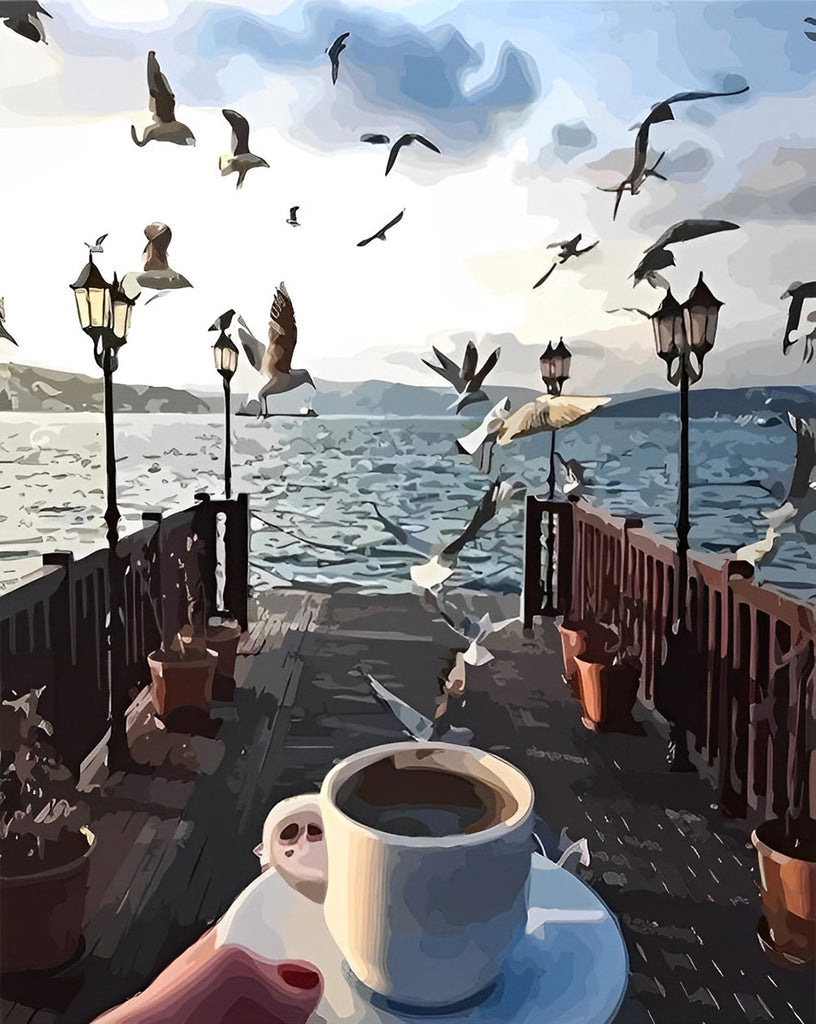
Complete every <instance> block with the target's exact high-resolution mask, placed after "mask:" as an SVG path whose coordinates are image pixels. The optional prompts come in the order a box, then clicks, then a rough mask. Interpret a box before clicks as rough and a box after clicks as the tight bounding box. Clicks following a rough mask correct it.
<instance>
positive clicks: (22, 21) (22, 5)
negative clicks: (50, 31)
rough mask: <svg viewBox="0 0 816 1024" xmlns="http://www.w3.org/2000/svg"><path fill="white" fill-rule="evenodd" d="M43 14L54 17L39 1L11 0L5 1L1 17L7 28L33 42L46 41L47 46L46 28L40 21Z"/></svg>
mask: <svg viewBox="0 0 816 1024" xmlns="http://www.w3.org/2000/svg"><path fill="white" fill-rule="evenodd" d="M41 14H44V15H45V16H46V18H52V17H53V15H52V14H49V13H48V11H47V10H46V9H45V8H44V7H41V6H40V5H39V4H38V3H31V2H26V0H21V2H17V0H9V2H8V3H4V4H3V6H2V7H0V18H2V20H3V24H4V25H5V26H6V27H7V28H10V29H11V31H12V32H16V33H17V35H18V36H23V38H24V39H30V40H31V41H32V43H45V45H46V46H47V45H48V40H47V39H46V38H45V29H44V28H43V23H42V22H41V21H40V15H41Z"/></svg>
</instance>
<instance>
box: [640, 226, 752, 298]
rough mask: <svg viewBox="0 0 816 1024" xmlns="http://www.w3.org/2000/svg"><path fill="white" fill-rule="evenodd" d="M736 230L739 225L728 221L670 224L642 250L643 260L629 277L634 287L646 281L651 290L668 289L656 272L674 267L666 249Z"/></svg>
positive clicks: (666, 282)
mask: <svg viewBox="0 0 816 1024" xmlns="http://www.w3.org/2000/svg"><path fill="white" fill-rule="evenodd" d="M738 228H739V224H732V223H731V221H729V220H681V221H678V222H677V223H676V224H672V226H671V227H670V228H668V230H666V231H664V232H663V234H662V235H661V236H660V238H658V240H657V241H656V242H655V243H654V245H650V246H649V248H648V249H644V251H643V259H641V261H640V263H638V265H637V266H636V267H635V269H634V271H633V273H632V275H631V276H632V277H633V278H634V279H635V285H638V284H640V282H641V281H648V282H649V284H650V285H651V286H652V288H668V287H669V282H668V281H667V280H666V278H665V277H663V275H662V274H659V273H658V271H659V270H664V269H665V268H666V267H674V266H676V264H675V262H674V254H673V253H671V252H669V249H668V247H669V246H670V245H677V244H678V242H690V241H691V240H692V239H694V238H702V237H703V236H704V235H712V234H715V233H716V232H718V231H736V230H737V229H738Z"/></svg>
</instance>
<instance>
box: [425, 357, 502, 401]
mask: <svg viewBox="0 0 816 1024" xmlns="http://www.w3.org/2000/svg"><path fill="white" fill-rule="evenodd" d="M433 353H434V355H435V356H436V358H437V359H438V361H439V366H435V365H434V364H433V363H431V362H428V360H427V359H423V360H422V362H423V363H424V364H425V365H426V366H429V367H430V368H431V369H432V370H435V371H436V372H437V373H438V374H439V376H440V377H444V378H445V380H446V381H447V382H448V383H449V384H452V385H453V387H454V388H456V391H457V393H458V394H459V396H460V397H459V398H458V399H457V401H456V402H455V403H454V405H455V407H456V411H457V412H461V411H462V410H463V409H464V408H465V406H468V405H472V404H473V403H474V402H488V401H490V399H489V398H488V397H487V395H486V394H485V393H484V391H482V384H484V380H485V377H487V375H488V374H489V373H490V371H491V370H492V369H493V368H494V367H495V365H496V363H498V361H499V356H500V355H501V349H500V348H497V349H494V350H493V351H492V352H491V353H490V355H489V356H488V357H487V359H485V361H484V362H483V363H482V366H481V369H480V370H478V372H477V370H476V366H477V364H478V362H479V353H478V351H477V349H476V346H475V345H474V344H473V342H472V341H469V342H468V343H467V346H466V348H465V355H464V358H463V359H462V365H461V367H460V366H458V365H457V364H456V363H455V362H454V361H453V360H452V359H450V358H448V356H446V355H445V354H444V353H442V352H440V351H439V349H438V348H436V346H433ZM453 407H454V406H450V408H453Z"/></svg>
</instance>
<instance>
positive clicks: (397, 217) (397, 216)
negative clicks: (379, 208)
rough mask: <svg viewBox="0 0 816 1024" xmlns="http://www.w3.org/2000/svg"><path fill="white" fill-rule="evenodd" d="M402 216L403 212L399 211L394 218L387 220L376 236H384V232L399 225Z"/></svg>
mask: <svg viewBox="0 0 816 1024" xmlns="http://www.w3.org/2000/svg"><path fill="white" fill-rule="evenodd" d="M404 216H405V210H400V212H399V213H398V214H397V215H396V217H394V219H393V220H389V222H388V223H387V224H386V225H385V227H382V228H380V230H379V232H378V234H385V232H386V231H388V229H389V228H393V226H394V225H395V224H399V222H400V221H401V220H402V218H403V217H404Z"/></svg>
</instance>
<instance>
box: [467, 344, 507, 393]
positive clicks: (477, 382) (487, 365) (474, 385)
mask: <svg viewBox="0 0 816 1024" xmlns="http://www.w3.org/2000/svg"><path fill="white" fill-rule="evenodd" d="M500 355H501V349H500V348H497V349H494V350H493V351H492V352H491V353H490V355H489V356H488V357H487V359H485V361H484V363H483V364H482V368H481V369H480V370H479V372H478V373H477V374H476V375H475V376H474V378H473V380H472V381H471V383H470V388H469V390H470V391H478V390H479V388H480V387H481V386H482V384H483V383H484V379H485V377H486V376H487V375H488V374H489V373H490V371H491V370H492V369H493V367H494V366H495V365H496V363H497V362H498V361H499V356H500Z"/></svg>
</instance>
